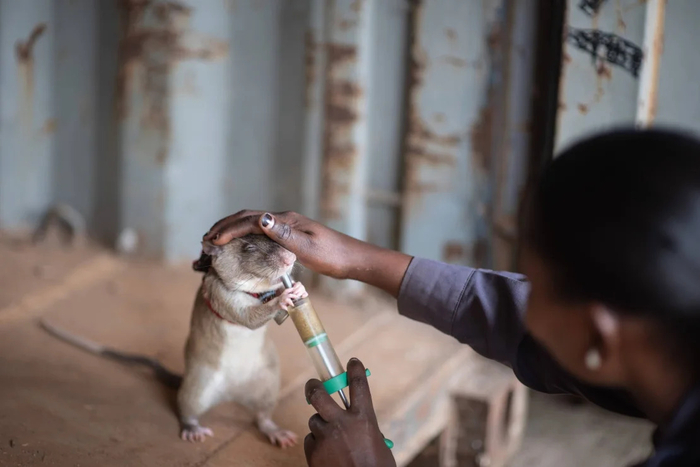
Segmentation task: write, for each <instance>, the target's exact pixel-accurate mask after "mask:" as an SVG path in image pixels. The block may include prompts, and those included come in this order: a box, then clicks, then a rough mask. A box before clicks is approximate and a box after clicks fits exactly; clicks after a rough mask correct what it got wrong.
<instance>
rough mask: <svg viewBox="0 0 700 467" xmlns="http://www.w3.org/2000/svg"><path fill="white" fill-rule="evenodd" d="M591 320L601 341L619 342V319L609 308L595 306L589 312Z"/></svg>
mask: <svg viewBox="0 0 700 467" xmlns="http://www.w3.org/2000/svg"><path fill="white" fill-rule="evenodd" d="M591 318H592V319H593V324H594V325H595V328H596V330H597V331H598V333H600V336H601V337H602V338H603V340H608V341H619V337H620V318H619V317H618V316H617V314H615V313H614V312H612V311H611V310H610V308H608V307H606V306H604V305H595V306H594V307H593V309H592V310H591Z"/></svg>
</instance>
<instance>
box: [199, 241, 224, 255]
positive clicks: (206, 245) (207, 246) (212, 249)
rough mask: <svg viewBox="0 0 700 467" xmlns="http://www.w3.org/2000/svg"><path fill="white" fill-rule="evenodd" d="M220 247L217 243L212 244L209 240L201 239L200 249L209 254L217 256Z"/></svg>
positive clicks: (219, 252)
mask: <svg viewBox="0 0 700 467" xmlns="http://www.w3.org/2000/svg"><path fill="white" fill-rule="evenodd" d="M221 250H222V248H221V247H220V246H218V245H214V244H213V243H212V242H211V241H209V240H204V241H202V251H203V252H204V253H205V254H207V255H209V256H218V255H220V254H221Z"/></svg>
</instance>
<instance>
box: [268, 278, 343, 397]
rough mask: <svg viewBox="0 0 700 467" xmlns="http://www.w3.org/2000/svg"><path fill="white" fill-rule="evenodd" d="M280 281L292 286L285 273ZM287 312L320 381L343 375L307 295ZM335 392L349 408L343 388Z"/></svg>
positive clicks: (280, 315) (280, 320)
mask: <svg viewBox="0 0 700 467" xmlns="http://www.w3.org/2000/svg"><path fill="white" fill-rule="evenodd" d="M282 283H283V284H284V287H285V288H287V289H289V288H291V287H292V279H291V278H290V277H289V275H287V274H285V275H284V276H282ZM287 314H288V315H289V316H290V317H291V318H292V322H293V323H294V326H295V327H296V328H297V332H298V333H299V337H301V340H302V342H304V345H305V346H306V349H307V350H308V351H309V355H310V356H311V361H312V362H313V364H314V367H316V372H317V373H318V375H319V376H320V377H321V381H323V382H324V383H327V382H328V381H332V380H333V378H335V377H337V376H339V375H344V374H345V370H344V369H343V364H342V363H340V359H339V358H338V355H337V354H336V353H335V349H334V348H333V345H332V344H331V341H330V339H329V338H328V334H326V330H325V329H324V328H323V324H321V320H320V319H319V318H318V315H317V314H316V310H314V307H313V306H312V305H311V300H309V297H304V298H300V299H299V300H296V301H295V302H294V307H292V308H290V309H289V310H288V311H287ZM285 318H286V316H285V314H284V313H282V314H278V315H277V316H276V317H275V321H276V322H277V323H278V324H281V323H282V321H284V319H285ZM346 381H347V377H346ZM326 389H328V386H326ZM337 392H338V395H339V396H340V399H341V400H342V401H343V404H344V405H345V408H346V409H347V408H349V407H350V402H348V398H347V397H346V396H345V392H344V391H343V389H340V390H338V391H337Z"/></svg>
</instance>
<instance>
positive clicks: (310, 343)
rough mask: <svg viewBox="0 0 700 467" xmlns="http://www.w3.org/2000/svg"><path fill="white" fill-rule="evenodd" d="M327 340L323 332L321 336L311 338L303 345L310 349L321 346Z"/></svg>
mask: <svg viewBox="0 0 700 467" xmlns="http://www.w3.org/2000/svg"><path fill="white" fill-rule="evenodd" d="M327 340H328V335H327V334H326V333H325V332H324V333H323V334H319V335H318V336H315V337H312V338H311V339H309V340H308V341H306V342H304V345H305V346H307V347H308V348H310V349H312V348H314V347H316V346H317V345H319V344H323V343H324V342H326V341H327Z"/></svg>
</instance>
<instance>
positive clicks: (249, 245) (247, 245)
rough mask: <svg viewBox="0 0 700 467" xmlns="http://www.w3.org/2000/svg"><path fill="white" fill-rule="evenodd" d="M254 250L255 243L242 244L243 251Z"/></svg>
mask: <svg viewBox="0 0 700 467" xmlns="http://www.w3.org/2000/svg"><path fill="white" fill-rule="evenodd" d="M255 250H257V248H255V245H253V244H252V243H246V244H245V245H244V246H243V251H255Z"/></svg>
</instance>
